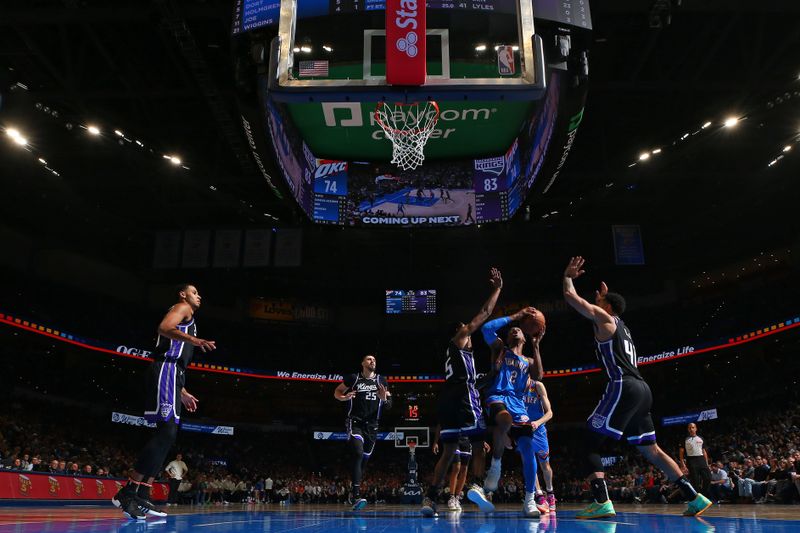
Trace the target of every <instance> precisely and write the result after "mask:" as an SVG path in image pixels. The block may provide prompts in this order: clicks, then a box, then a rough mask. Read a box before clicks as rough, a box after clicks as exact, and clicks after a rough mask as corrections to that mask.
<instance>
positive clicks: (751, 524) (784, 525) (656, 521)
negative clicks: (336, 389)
mask: <svg viewBox="0 0 800 533" xmlns="http://www.w3.org/2000/svg"><path fill="white" fill-rule="evenodd" d="M345 509H347V508H346V507H345V506H335V505H303V504H295V505H290V506H281V505H274V504H270V505H230V506H225V507H202V508H195V507H189V506H180V507H177V508H174V510H172V511H171V513H172V514H171V515H170V516H168V517H167V518H156V519H153V518H148V519H147V521H144V522H129V521H127V520H124V519H121V518H120V516H119V512H118V511H117V510H116V509H113V508H111V506H110V505H108V506H81V507H41V508H35V509H34V508H29V507H27V508H21V509H20V508H16V509H15V508H0V533H6V532H8V533H11V532H13V533H34V532H37V533H38V532H41V531H47V532H52V533H66V532H75V533H82V532H89V531H91V532H96V533H106V532H120V533H125V532H139V531H142V532H143V531H153V532H162V531H163V532H165V533H166V532H168V531H169V532H176V533H180V532H188V531H202V532H205V533H216V532H223V531H238V532H241V533H251V532H252V533H255V532H260V533H283V532H288V531H304V532H311V533H314V532H327V531H339V532H344V533H357V532H363V531H378V532H385V533H393V532H397V533H405V532H408V531H415V532H425V533H440V532H441V533H444V532H448V533H454V532H458V533H511V532H516V531H522V532H530V533H545V532H548V533H549V532H560V533H584V532H585V533H617V532H619V533H625V532H635V531H670V532H676V533H677V532H686V533H700V532H704V533H705V532H710V531H751V532H760V531H763V532H769V533H784V532H786V533H788V532H792V531H797V530H798V528H800V520H798V517H797V509H796V508H794V507H793V506H769V507H764V506H759V507H755V506H741V505H739V506H735V507H733V506H731V507H715V508H713V509H710V510H709V511H707V512H706V513H705V514H704V515H703V516H702V517H697V518H684V517H682V516H680V515H679V514H678V507H676V506H660V505H618V506H617V516H616V518H615V519H613V520H612V519H607V520H603V521H585V520H577V519H576V518H575V513H576V511H577V510H578V509H579V506H577V505H569V504H567V505H563V506H561V507H560V508H559V510H558V513H556V514H552V515H544V516H542V517H541V518H540V519H537V520H534V519H530V518H523V517H522V516H521V512H520V509H519V506H517V505H513V506H511V505H501V506H499V507H498V510H497V511H496V512H495V513H493V514H491V515H484V514H482V513H478V512H477V511H471V510H466V511H464V512H462V513H450V512H440V513H439V517H438V518H423V517H421V516H420V515H419V512H418V511H417V510H416V509H409V508H408V507H407V506H399V505H370V506H368V507H367V508H366V509H365V510H364V511H362V512H360V513H353V512H352V511H350V510H345Z"/></svg>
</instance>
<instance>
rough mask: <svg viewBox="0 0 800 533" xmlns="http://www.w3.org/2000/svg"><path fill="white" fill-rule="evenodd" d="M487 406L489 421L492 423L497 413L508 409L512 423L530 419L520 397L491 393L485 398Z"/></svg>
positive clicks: (524, 421) (520, 422) (524, 422)
mask: <svg viewBox="0 0 800 533" xmlns="http://www.w3.org/2000/svg"><path fill="white" fill-rule="evenodd" d="M486 405H487V406H488V407H489V422H490V424H494V419H495V417H496V416H497V413H500V412H501V411H508V412H509V414H510V415H511V420H512V423H513V424H514V425H524V424H527V423H528V422H530V421H531V419H530V417H529V416H528V409H527V407H526V406H525V402H524V401H523V399H522V398H518V397H517V396H514V395H510V394H493V395H491V396H489V397H488V398H486Z"/></svg>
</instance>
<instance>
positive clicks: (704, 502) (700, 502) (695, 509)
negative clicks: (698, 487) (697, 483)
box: [683, 493, 713, 516]
mask: <svg viewBox="0 0 800 533" xmlns="http://www.w3.org/2000/svg"><path fill="white" fill-rule="evenodd" d="M712 505H713V503H712V502H711V500H709V499H708V498H706V497H705V496H703V495H702V494H699V493H698V494H697V497H696V498H695V499H694V500H692V501H690V502H689V505H688V506H687V507H686V510H685V511H684V512H683V516H700V515H701V514H703V512H704V511H705V510H706V509H708V508H709V507H711V506H712Z"/></svg>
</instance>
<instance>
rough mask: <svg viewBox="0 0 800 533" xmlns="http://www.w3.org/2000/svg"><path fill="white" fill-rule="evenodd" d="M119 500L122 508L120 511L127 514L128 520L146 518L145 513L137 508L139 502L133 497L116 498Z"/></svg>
mask: <svg viewBox="0 0 800 533" xmlns="http://www.w3.org/2000/svg"><path fill="white" fill-rule="evenodd" d="M118 501H119V502H120V504H121V505H120V507H121V508H122V513H123V514H124V515H125V516H127V517H128V518H129V519H130V520H144V519H145V518H147V515H145V514H144V512H142V510H141V509H140V508H139V503H138V502H137V501H136V499H135V498H125V497H123V498H122V499H120V500H118Z"/></svg>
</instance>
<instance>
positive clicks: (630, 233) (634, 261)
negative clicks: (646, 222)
mask: <svg viewBox="0 0 800 533" xmlns="http://www.w3.org/2000/svg"><path fill="white" fill-rule="evenodd" d="M611 233H612V234H613V236H614V258H615V259H616V262H617V264H618V265H643V264H644V247H643V246H642V229H641V228H640V227H639V226H611Z"/></svg>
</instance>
